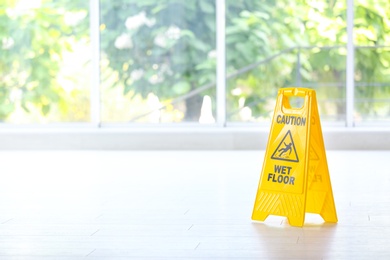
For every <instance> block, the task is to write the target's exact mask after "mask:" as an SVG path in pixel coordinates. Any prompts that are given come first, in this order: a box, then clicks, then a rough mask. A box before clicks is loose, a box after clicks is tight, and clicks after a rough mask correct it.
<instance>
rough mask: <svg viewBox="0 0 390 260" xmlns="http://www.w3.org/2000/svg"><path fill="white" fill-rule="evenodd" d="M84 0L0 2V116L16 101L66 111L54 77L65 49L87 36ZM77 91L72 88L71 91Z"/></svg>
mask: <svg viewBox="0 0 390 260" xmlns="http://www.w3.org/2000/svg"><path fill="white" fill-rule="evenodd" d="M87 15H88V1H83V0H57V1H52V0H42V1H21V0H6V1H4V0H2V1H0V50H1V54H0V104H1V105H0V120H5V119H6V118H7V117H8V116H9V115H10V114H11V113H12V112H13V111H14V110H15V108H16V107H15V104H16V101H20V105H21V107H22V108H23V109H24V110H25V111H27V112H28V111H29V110H30V108H29V107H30V105H33V106H36V107H39V108H40V110H41V113H42V114H43V115H48V113H49V112H50V110H51V109H52V108H53V106H59V107H60V109H61V108H62V109H63V110H64V111H67V110H68V106H69V103H70V102H69V99H67V98H66V95H65V93H64V88H63V86H62V85H61V84H60V83H59V82H58V80H57V76H58V73H59V71H60V70H61V64H62V61H63V55H64V52H66V51H68V52H71V51H72V48H73V42H74V41H78V40H80V39H81V38H89V36H88V23H83V22H82V21H83V20H84V19H88V17H87ZM76 94H77V93H76Z"/></svg>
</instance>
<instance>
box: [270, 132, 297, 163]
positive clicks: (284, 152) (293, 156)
mask: <svg viewBox="0 0 390 260" xmlns="http://www.w3.org/2000/svg"><path fill="white" fill-rule="evenodd" d="M271 159H274V160H282V161H289V162H299V158H298V154H297V150H296V149H295V144H294V140H293V138H292V136H291V131H290V130H288V131H287V133H286V135H285V136H284V137H283V139H282V141H281V142H280V143H279V145H278V147H276V150H275V151H274V153H273V154H272V156H271Z"/></svg>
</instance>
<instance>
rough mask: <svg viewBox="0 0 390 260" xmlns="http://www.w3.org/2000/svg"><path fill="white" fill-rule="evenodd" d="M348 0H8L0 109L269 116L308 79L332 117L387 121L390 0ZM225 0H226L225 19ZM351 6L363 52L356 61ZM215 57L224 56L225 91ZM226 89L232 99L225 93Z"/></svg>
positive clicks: (54, 113)
mask: <svg viewBox="0 0 390 260" xmlns="http://www.w3.org/2000/svg"><path fill="white" fill-rule="evenodd" d="M348 3H349V4H348ZM351 3H352V1H350V0H349V1H344V0H336V1H325V0H321V1H314V2H313V1H312V2H307V1H301V0H296V1H292V2H291V1H287V0H279V1H250V0H240V1H233V0H198V1H195V0H190V1H183V0H159V1H157V0H154V1H153V0H150V1H136V0H100V1H97V0H90V1H89V2H88V1H82V0H13V1H2V2H1V3H0V48H1V53H0V102H1V103H0V120H2V122H4V124H35V123H58V122H65V123H70V122H72V123H75V122H82V123H94V124H92V125H101V124H102V125H110V126H112V125H118V124H125V125H128V123H136V124H150V123H153V124H156V123H159V124H161V123H180V124H181V125H182V124H183V123H191V125H193V124H199V123H201V124H211V125H214V124H215V123H216V122H218V125H225V123H227V124H228V125H232V124H235V123H239V124H243V123H245V124H246V125H247V124H248V123H256V124H264V123H265V124H267V123H269V121H270V118H271V115H272V112H273V109H274V104H275V96H276V93H277V90H278V89H279V88H283V87H291V86H299V87H308V88H313V89H315V90H316V91H317V96H318V100H319V109H320V114H321V117H322V119H323V122H324V123H325V124H336V125H337V124H338V125H345V124H346V122H347V121H348V120H351V121H352V122H353V123H354V125H363V124H364V125H367V124H374V123H378V124H381V125H383V124H384V123H385V122H389V121H390V102H389V101H390V68H389V66H390V63H389V62H388V60H389V58H390V56H389V55H390V53H389V50H390V28H389V24H390V22H389V17H390V11H389V10H390V6H389V5H390V4H389V3H388V1H387V0H377V1H374V0H370V1H367V0H365V1H363V0H355V1H354V2H353V5H352V4H351ZM217 6H225V9H224V10H223V12H222V13H223V17H225V20H226V21H222V20H223V19H222V18H221V17H220V16H218V13H221V10H220V9H218V8H217ZM351 8H354V9H353V10H354V12H353V14H354V20H353V24H352V26H353V28H354V40H353V50H352V52H353V54H354V60H353V61H354V64H353V63H352V64H348V62H347V57H348V54H351V50H350V49H349V48H348V43H349V41H348V33H347V30H346V28H347V27H348V26H351V24H350V23H349V22H348V20H347V13H348V10H351ZM217 17H219V18H218V19H217ZM94 21H97V22H94ZM221 31H224V32H225V35H221V34H219V32H221ZM218 42H219V43H221V42H222V43H223V44H224V46H225V49H226V52H224V50H222V49H218V46H219V45H217V43H218ZM95 44H96V45H95ZM94 46H97V51H95V49H94ZM225 61H226V63H225ZM218 68H226V77H225V78H226V90H225V92H226V96H222V97H221V96H220V95H221V94H220V93H222V92H219V94H218V89H219V88H221V81H220V80H218V79H217V70H218ZM348 68H350V69H352V71H353V74H352V75H353V80H352V83H351V84H350V85H348V86H347V84H346V82H347V81H348V80H347V79H348V74H347V71H348ZM220 71H223V70H220ZM222 87H223V86H222ZM351 88H352V89H353V92H352V93H353V94H352V96H351V95H349V94H347V93H348V91H347V90H348V89H351ZM348 95H349V96H348ZM224 99H225V100H226V109H225V104H221V102H217V101H218V100H219V101H220V100H224ZM350 104H353V106H352V107H353V113H350V114H351V115H352V118H351V116H350V115H349V114H348V107H351V106H350ZM221 107H222V108H223V113H224V116H223V117H222V118H221V117H219V116H218V113H219V112H218V113H217V111H220V109H218V108H221ZM95 123H96V124H95ZM129 126H130V127H131V125H129Z"/></svg>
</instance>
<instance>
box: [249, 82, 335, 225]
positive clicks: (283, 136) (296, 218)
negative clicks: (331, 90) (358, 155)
mask: <svg viewBox="0 0 390 260" xmlns="http://www.w3.org/2000/svg"><path fill="white" fill-rule="evenodd" d="M291 97H299V98H302V99H303V100H304V104H303V106H302V107H301V108H293V107H292V106H291V105H290V102H289V100H290V98H291ZM305 212H308V213H317V214H320V215H321V217H322V218H323V219H324V220H325V221H326V222H337V214H336V208H335V204H334V199H333V193H332V186H331V183H330V178H329V170H328V163H327V161H326V154H325V147H324V141H323V137H322V130H321V124H320V117H319V114H318V108H317V100H316V94H315V91H314V90H311V89H305V88H284V89H280V90H279V93H278V97H277V101H276V107H275V112H274V117H273V120H272V124H271V132H270V135H269V139H268V145H267V150H266V153H265V159H264V164H263V169H262V172H261V178H260V182H259V187H258V191H257V195H256V201H255V205H254V208H253V214H252V219H253V220H259V221H264V220H265V219H266V218H267V217H268V216H269V215H278V216H286V217H287V219H288V221H289V223H290V225H292V226H300V227H301V226H303V224H304V222H305Z"/></svg>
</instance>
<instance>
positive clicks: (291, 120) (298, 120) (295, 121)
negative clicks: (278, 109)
mask: <svg viewBox="0 0 390 260" xmlns="http://www.w3.org/2000/svg"><path fill="white" fill-rule="evenodd" d="M276 123H278V124H284V125H297V126H305V125H306V117H301V116H285V115H278V116H277V117H276Z"/></svg>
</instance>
